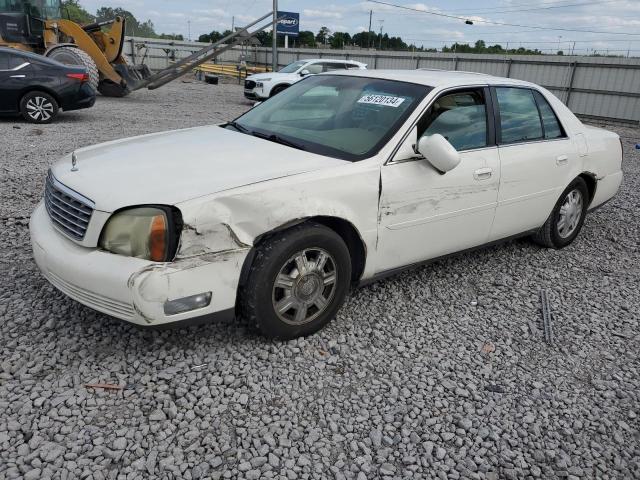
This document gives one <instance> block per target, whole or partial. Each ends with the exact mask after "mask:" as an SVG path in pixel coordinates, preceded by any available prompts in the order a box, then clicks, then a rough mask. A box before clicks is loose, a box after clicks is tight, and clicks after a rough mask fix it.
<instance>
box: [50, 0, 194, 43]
mask: <svg viewBox="0 0 640 480" xmlns="http://www.w3.org/2000/svg"><path fill="white" fill-rule="evenodd" d="M62 16H63V18H68V19H70V20H73V21H74V22H76V23H79V24H81V25H86V24H89V23H93V22H104V21H107V20H113V19H114V18H115V17H117V16H120V17H123V18H124V19H125V35H130V36H134V37H145V38H161V39H167V40H184V36H183V35H177V34H173V33H170V34H166V33H156V31H155V26H154V25H153V22H152V21H151V20H146V21H144V22H141V21H139V20H138V19H137V18H136V17H135V16H134V15H133V13H131V12H130V11H128V10H125V9H124V8H121V7H117V8H112V7H100V8H99V9H98V10H97V11H96V13H95V15H94V14H92V13H90V12H89V11H87V10H85V8H84V7H82V6H81V5H80V3H79V0H63V1H62Z"/></svg>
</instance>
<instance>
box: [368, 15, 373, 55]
mask: <svg viewBox="0 0 640 480" xmlns="http://www.w3.org/2000/svg"><path fill="white" fill-rule="evenodd" d="M372 17H373V10H369V30H368V31H367V48H371V18H372Z"/></svg>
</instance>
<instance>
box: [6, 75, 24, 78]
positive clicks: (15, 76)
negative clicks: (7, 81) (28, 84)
mask: <svg viewBox="0 0 640 480" xmlns="http://www.w3.org/2000/svg"><path fill="white" fill-rule="evenodd" d="M9 78H27V76H26V75H11V77H9Z"/></svg>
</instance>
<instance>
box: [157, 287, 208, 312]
mask: <svg viewBox="0 0 640 480" xmlns="http://www.w3.org/2000/svg"><path fill="white" fill-rule="evenodd" d="M211 296H212V293H211V292H205V293H199V294H197V295H191V296H190V297H184V298H178V299H177V300H171V301H166V302H165V303H164V314H165V315H177V314H179V313H185V312H190V311H192V310H197V309H199V308H205V307H208V306H209V305H210V304H211Z"/></svg>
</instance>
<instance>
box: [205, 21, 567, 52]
mask: <svg viewBox="0 0 640 480" xmlns="http://www.w3.org/2000/svg"><path fill="white" fill-rule="evenodd" d="M230 34H231V30H225V31H224V32H218V31H217V30H214V31H212V32H211V33H207V34H204V35H200V37H199V38H198V41H200V42H208V43H213V42H217V41H219V40H221V39H222V38H224V37H226V36H227V35H230ZM256 38H257V39H258V40H259V41H260V43H261V44H262V45H266V46H269V45H271V41H272V38H273V37H272V34H271V32H265V31H262V32H259V33H257V34H256ZM277 41H278V45H279V46H284V36H283V35H278V39H277ZM289 46H290V47H292V48H295V47H300V48H332V49H337V50H343V49H350V48H354V47H355V48H364V49H369V48H371V49H376V50H392V51H414V52H437V51H438V49H436V48H426V47H423V46H420V47H418V46H416V45H415V44H413V43H406V42H405V41H404V40H402V38H401V37H393V36H391V37H390V36H389V35H388V34H386V33H384V34H379V33H376V32H358V33H356V34H354V35H351V34H350V33H349V32H331V31H330V30H329V28H327V27H322V28H321V29H320V30H319V31H318V32H317V33H315V34H314V33H313V32H311V31H309V30H303V31H301V32H300V34H299V35H298V36H297V37H289ZM441 51H442V52H450V53H495V54H515V55H542V54H543V52H541V51H540V50H538V49H533V50H532V49H529V48H524V47H518V48H505V47H503V46H502V45H500V44H495V45H487V44H486V42H485V41H484V40H478V41H477V42H475V44H473V45H471V44H468V43H458V42H456V43H453V44H452V45H451V46H449V45H445V46H444V47H443V48H442V49H441ZM558 54H560V55H562V52H558Z"/></svg>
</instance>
